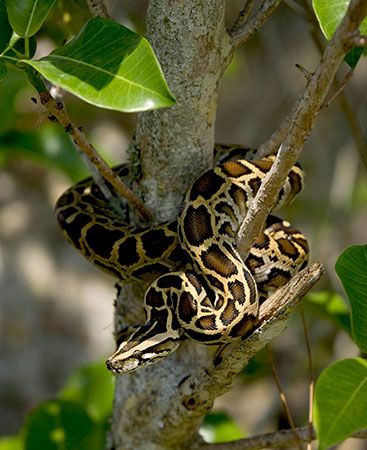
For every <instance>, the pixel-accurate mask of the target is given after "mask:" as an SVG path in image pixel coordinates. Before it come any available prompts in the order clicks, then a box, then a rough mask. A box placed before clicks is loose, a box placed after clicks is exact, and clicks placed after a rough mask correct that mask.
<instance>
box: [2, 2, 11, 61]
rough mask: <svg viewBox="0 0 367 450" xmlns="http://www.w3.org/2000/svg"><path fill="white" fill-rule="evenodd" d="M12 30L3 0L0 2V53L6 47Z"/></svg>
mask: <svg viewBox="0 0 367 450" xmlns="http://www.w3.org/2000/svg"><path fill="white" fill-rule="evenodd" d="M12 34H13V30H12V28H11V26H10V23H9V20H8V15H7V12H6V6H5V0H0V53H1V52H2V51H3V50H4V49H5V48H6V47H7V45H8V43H9V40H10V38H11V35H12Z"/></svg>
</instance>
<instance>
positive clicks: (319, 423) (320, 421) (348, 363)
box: [315, 358, 367, 450]
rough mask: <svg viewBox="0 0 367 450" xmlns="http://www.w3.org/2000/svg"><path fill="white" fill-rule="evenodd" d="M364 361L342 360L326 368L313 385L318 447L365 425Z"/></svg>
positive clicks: (366, 371)
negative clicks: (314, 386)
mask: <svg viewBox="0 0 367 450" xmlns="http://www.w3.org/2000/svg"><path fill="white" fill-rule="evenodd" d="M366 399H367V361H366V360H364V359H362V358H354V359H344V360H342V361H337V362H336V363H334V364H332V365H331V366H329V367H328V368H326V369H325V370H324V371H323V373H322V374H321V375H320V377H319V379H318V381H317V384H316V388H315V420H316V427H317V431H318V435H319V450H324V449H327V448H329V447H330V446H332V445H333V444H336V443H338V442H340V441H342V440H343V439H345V438H347V437H348V436H350V435H351V434H352V433H353V432H354V431H358V430H361V429H362V428H365V427H367V415H366V405H367V400H366Z"/></svg>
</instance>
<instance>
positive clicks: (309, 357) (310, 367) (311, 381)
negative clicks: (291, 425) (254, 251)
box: [300, 305, 314, 450]
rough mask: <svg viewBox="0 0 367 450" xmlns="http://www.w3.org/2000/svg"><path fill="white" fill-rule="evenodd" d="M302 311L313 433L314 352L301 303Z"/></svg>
mask: <svg viewBox="0 0 367 450" xmlns="http://www.w3.org/2000/svg"><path fill="white" fill-rule="evenodd" d="M300 311H301V318H302V325H303V332H304V335H305V341H306V347H307V361H308V374H309V386H308V427H309V430H310V434H311V433H312V429H313V391H314V378H313V364H312V353H311V344H310V337H309V335H308V329H307V323H306V318H305V314H304V311H303V308H302V305H300ZM311 449H312V446H311V443H308V445H307V450H311Z"/></svg>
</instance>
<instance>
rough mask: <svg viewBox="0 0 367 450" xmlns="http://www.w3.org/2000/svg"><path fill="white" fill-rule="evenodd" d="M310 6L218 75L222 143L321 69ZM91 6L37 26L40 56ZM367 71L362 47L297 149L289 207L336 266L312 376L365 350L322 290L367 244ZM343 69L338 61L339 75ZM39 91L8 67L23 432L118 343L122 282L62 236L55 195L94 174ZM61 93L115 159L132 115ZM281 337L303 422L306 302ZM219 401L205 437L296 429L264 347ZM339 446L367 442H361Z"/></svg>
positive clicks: (234, 8)
mask: <svg viewBox="0 0 367 450" xmlns="http://www.w3.org/2000/svg"><path fill="white" fill-rule="evenodd" d="M146 5H147V1H140V0H135V1H134V2H132V1H127V0H125V1H121V0H120V1H117V0H116V1H110V2H109V6H110V11H111V13H112V17H113V18H115V19H116V20H118V21H120V23H123V24H124V25H126V26H128V27H130V28H133V29H135V30H137V31H138V32H142V33H144V15H145V8H146ZM227 6H228V23H229V24H230V23H232V21H233V19H234V17H235V14H236V13H237V12H238V11H239V10H240V9H241V8H242V7H243V1H242V0H241V1H238V0H230V1H228V2H227ZM303 6H304V2H303V1H302V0H300V1H299V2H296V1H293V0H291V1H290V2H284V3H283V4H282V5H281V6H280V7H279V8H278V10H277V11H276V13H275V14H274V15H273V17H272V18H271V19H270V21H269V22H268V23H267V24H266V25H265V26H264V27H263V29H262V30H261V32H260V33H258V34H257V35H256V36H255V37H254V38H253V39H252V40H251V41H250V42H249V43H248V44H247V45H246V46H245V47H243V48H240V49H239V50H238V52H237V53H236V55H235V57H234V60H233V62H232V64H231V66H230V67H229V68H228V70H227V72H226V73H225V75H224V77H223V81H222V83H221V86H220V91H219V102H218V116H217V127H216V140H217V141H218V142H225V143H241V144H244V145H246V146H253V147H256V146H258V145H259V144H261V143H262V142H264V141H265V140H266V139H267V138H268V137H269V135H270V134H271V133H272V132H273V131H274V130H275V129H276V127H277V126H278V124H279V123H280V120H281V119H282V118H283V117H284V116H285V115H286V113H287V112H288V111H289V109H290V107H291V105H292V104H293V102H294V101H295V99H296V98H297V96H298V94H299V93H300V92H301V91H302V89H303V88H304V86H305V78H304V75H303V74H302V73H301V71H300V70H298V69H297V68H296V67H295V64H296V63H298V64H300V65H302V66H303V67H304V68H305V69H306V70H307V71H309V72H312V71H313V70H314V69H315V68H316V65H317V63H318V61H319V58H320V51H319V44H320V43H321V45H325V42H324V40H323V38H322V37H320V36H317V35H315V33H314V27H313V26H312V24H311V23H310V22H309V21H308V20H307V17H305V14H304V8H303ZM86 17H87V14H86V13H85V11H84V10H83V1H82V0H78V1H77V0H75V1H72V0H64V1H62V2H58V6H57V8H56V9H55V10H54V13H53V14H52V15H50V17H49V18H48V20H47V23H46V25H45V27H44V28H43V29H42V33H41V34H40V35H39V46H38V50H37V52H38V54H39V55H42V54H46V53H48V52H49V51H50V50H52V48H53V47H55V46H57V45H60V44H61V43H62V41H63V39H64V38H65V35H66V36H67V37H70V36H71V35H72V34H73V33H74V32H75V31H77V30H78V29H79V28H80V26H81V24H82V23H83V22H84V21H85V19H86ZM318 43H319V44H318ZM366 69H367V63H366V59H365V58H364V59H362V60H361V61H360V63H359V64H358V66H357V69H356V71H355V74H354V76H353V78H352V80H351V81H350V82H349V83H348V85H347V87H346V88H345V90H344V92H343V94H342V96H339V97H338V98H337V99H336V100H335V101H333V102H332V104H331V105H330V106H329V107H328V108H327V109H325V110H324V111H322V113H321V114H320V116H319V119H318V121H317V124H316V126H315V128H314V130H313V133H312V135H311V137H310V138H309V140H308V142H307V144H306V146H305V150H304V153H303V155H302V159H301V163H302V165H303V167H304V168H305V170H306V173H307V186H306V189H305V191H304V192H303V193H302V194H301V195H300V196H299V197H298V199H297V200H296V202H295V203H294V204H293V205H292V206H291V207H290V208H289V209H288V210H287V211H285V212H284V213H283V217H284V218H287V219H288V220H290V221H291V222H292V223H293V224H295V225H296V226H298V227H299V228H301V229H302V231H303V232H304V233H305V234H306V236H307V237H308V239H309V241H310V247H311V260H312V261H322V262H323V263H324V264H325V265H326V276H325V277H324V278H323V280H322V282H321V283H320V284H319V285H318V286H317V288H316V290H317V291H320V292H319V294H317V295H316V294H315V295H313V296H310V297H309V301H308V302H305V310H306V320H307V322H308V324H309V334H310V340H311V344H312V352H313V363H314V371H315V375H317V373H319V372H320V371H321V370H322V369H323V368H325V367H326V366H327V365H328V364H329V363H330V362H332V361H334V360H335V359H338V358H342V357H351V356H355V355H356V354H357V349H356V347H355V345H354V344H353V342H352V340H351V339H350V338H349V336H348V334H347V333H346V332H345V331H344V329H345V328H346V327H347V320H348V319H347V314H346V313H345V311H344V310H343V311H342V312H341V313H340V317H339V319H340V320H336V322H337V323H336V324H335V323H334V324H333V323H331V321H328V320H327V319H326V318H322V317H320V314H321V315H324V316H325V317H326V316H327V314H323V313H322V310H321V309H322V308H321V309H320V308H319V305H320V302H319V300H320V299H321V303H322V299H323V298H325V296H333V295H334V294H335V296H337V295H340V296H341V297H343V291H342V289H341V286H340V284H339V282H338V280H337V278H336V275H335V272H334V264H335V261H336V258H337V256H338V255H339V254H340V253H341V251H342V250H343V249H345V248H346V247H347V246H349V245H352V244H364V243H366V241H367V236H366V234H367V233H366V229H367V228H366V225H367V208H366V204H367V179H366V166H365V165H364V164H363V160H364V162H365V163H366V161H367V145H366V136H367V130H366V123H367V106H366V105H367V82H366ZM347 70H348V68H347V66H345V67H344V68H343V69H342V70H341V71H340V74H339V78H340V79H342V78H343V76H344V75H345V73H346V71H347ZM33 96H35V92H34V91H33V90H32V88H31V87H30V85H29V84H28V83H27V81H26V79H25V77H24V75H23V74H22V72H20V71H16V70H12V71H11V72H10V73H9V74H8V76H7V78H6V79H5V81H4V82H3V83H1V84H0V298H1V303H0V355H1V357H0V435H9V434H13V433H16V432H17V431H18V430H19V429H20V427H21V425H22V422H23V420H24V417H25V415H26V414H27V412H28V411H29V410H30V409H31V408H33V407H34V406H35V405H37V404H38V403H39V402H40V401H42V400H45V399H49V398H53V397H54V396H55V395H56V393H57V392H58V390H59V389H60V388H61V387H62V386H63V385H64V383H65V381H66V380H67V378H68V377H69V376H70V374H71V373H72V372H73V370H75V369H76V368H78V367H79V366H80V365H82V364H85V363H88V362H92V361H97V360H103V359H104V358H105V357H106V356H107V355H109V354H110V353H111V350H112V349H113V347H114V344H113V340H112V332H113V307H112V304H113V300H114V298H115V295H116V294H115V290H114V287H113V285H114V280H113V279H112V278H110V277H108V276H107V275H105V274H103V273H102V272H100V271H98V269H96V268H94V267H93V266H92V265H90V264H89V263H88V262H86V261H85V260H84V259H83V258H82V257H81V256H79V255H78V254H77V253H76V252H75V251H74V250H73V249H72V248H71V247H70V246H69V245H68V244H67V243H66V241H65V240H64V239H63V237H62V234H61V232H60V230H59V228H58V226H57V224H56V221H55V216H54V213H53V205H54V203H55V200H56V199H57V197H58V196H59V195H60V194H61V193H62V191H63V190H64V189H66V188H67V187H68V186H69V185H70V184H71V183H73V182H76V181H77V180H79V179H80V178H82V177H83V176H85V175H86V174H87V172H86V170H85V169H84V167H83V165H82V163H81V162H80V161H79V159H78V156H77V155H76V152H75V149H74V148H73V145H72V144H71V142H70V141H69V138H68V136H67V135H66V134H65V133H64V131H63V130H62V129H61V127H59V126H58V125H56V124H51V123H50V122H49V121H48V120H47V115H45V113H44V110H43V108H42V107H40V106H39V105H37V104H35V103H33V102H32V100H31V97H33ZM64 100H65V103H66V105H67V108H68V110H69V113H70V115H71V117H72V118H74V120H75V121H76V122H78V121H79V120H81V119H80V118H82V120H83V122H82V123H80V124H79V123H78V125H82V126H83V128H84V130H85V131H86V133H87V135H88V136H89V138H90V140H91V142H92V143H93V144H94V145H95V146H96V147H97V149H98V150H99V151H100V152H101V154H103V156H104V157H105V158H106V159H107V160H108V161H109V162H110V163H111V164H116V163H119V162H121V161H123V160H125V158H126V155H125V149H126V148H127V146H128V144H129V141H130V139H131V136H132V133H133V128H134V116H133V115H127V114H121V113H115V112H112V111H106V110H100V109H97V108H95V107H93V106H91V105H88V104H86V103H83V102H82V101H79V100H78V99H76V98H74V97H72V96H70V95H65V97H64ZM337 298H338V300H340V299H339V297H337ZM324 312H325V311H324ZM343 314H344V315H343ZM334 322H335V320H334ZM343 328H344V329H343ZM271 348H272V354H273V359H274V361H275V364H276V366H277V370H278V373H279V377H280V379H281V382H282V384H283V387H284V389H285V391H286V394H287V397H288V399H289V403H290V408H291V411H292V413H293V414H294V420H295V422H296V424H297V425H305V423H306V420H307V405H308V385H307V383H308V368H307V367H308V366H307V355H306V345H305V340H304V336H303V331H302V322H301V319H300V314H299V312H296V313H295V314H294V315H293V317H292V319H291V321H290V324H289V327H288V330H287V331H286V332H285V333H284V334H282V335H281V336H279V337H278V338H277V339H276V340H275V341H274V342H272V344H271ZM215 411H216V413H215V415H212V416H211V418H208V420H207V422H206V425H205V427H204V428H205V430H204V431H205V434H206V436H207V437H209V438H210V435H211V433H212V434H213V433H214V431H213V430H215V429H216V427H217V429H220V427H221V426H222V431H223V430H224V431H223V436H227V437H229V438H231V439H234V438H235V437H238V436H243V435H246V434H255V433H256V434H257V433H262V432H267V431H271V430H273V429H275V428H276V427H278V426H279V427H287V428H288V426H289V425H288V423H287V421H286V418H285V417H284V415H283V413H282V408H281V405H280V401H279V395H278V392H277V389H276V386H275V382H274V379H273V378H272V376H271V366H270V363H269V355H268V351H267V350H266V349H265V350H264V351H262V352H260V353H259V354H258V355H257V356H256V358H254V360H253V361H252V362H251V363H250V365H249V366H248V367H247V368H246V369H245V370H244V372H243V373H242V374H241V376H240V377H239V378H238V382H237V384H236V385H235V386H234V388H233V390H232V391H231V392H229V393H227V394H226V395H224V396H223V397H221V398H219V399H218V401H217V403H216V405H215ZM229 418H231V419H229ZM226 424H227V425H228V424H230V425H229V428H228V429H226ZM226 433H227V434H226ZM340 447H341V448H344V449H358V448H360V449H361V448H363V447H362V444H361V443H358V442H357V441H352V440H348V441H347V442H346V443H344V444H343V445H342V446H340Z"/></svg>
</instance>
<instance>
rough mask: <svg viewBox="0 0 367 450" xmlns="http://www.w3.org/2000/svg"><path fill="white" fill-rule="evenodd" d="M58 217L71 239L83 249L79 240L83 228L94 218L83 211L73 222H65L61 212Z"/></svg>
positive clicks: (77, 246) (76, 245)
mask: <svg viewBox="0 0 367 450" xmlns="http://www.w3.org/2000/svg"><path fill="white" fill-rule="evenodd" d="M60 214H62V213H60ZM57 219H58V221H59V222H60V225H61V228H62V229H63V230H64V231H65V233H66V234H67V235H68V237H69V238H70V239H71V241H72V243H73V244H74V245H75V247H76V248H78V249H79V250H81V247H80V243H79V240H80V237H81V233H82V229H83V228H84V227H85V226H86V225H87V224H88V223H90V222H91V221H92V218H91V217H90V216H89V215H87V214H83V213H81V214H78V215H77V216H75V217H74V220H73V221H72V222H71V223H66V222H63V219H64V217H59V214H58V215H57Z"/></svg>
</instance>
